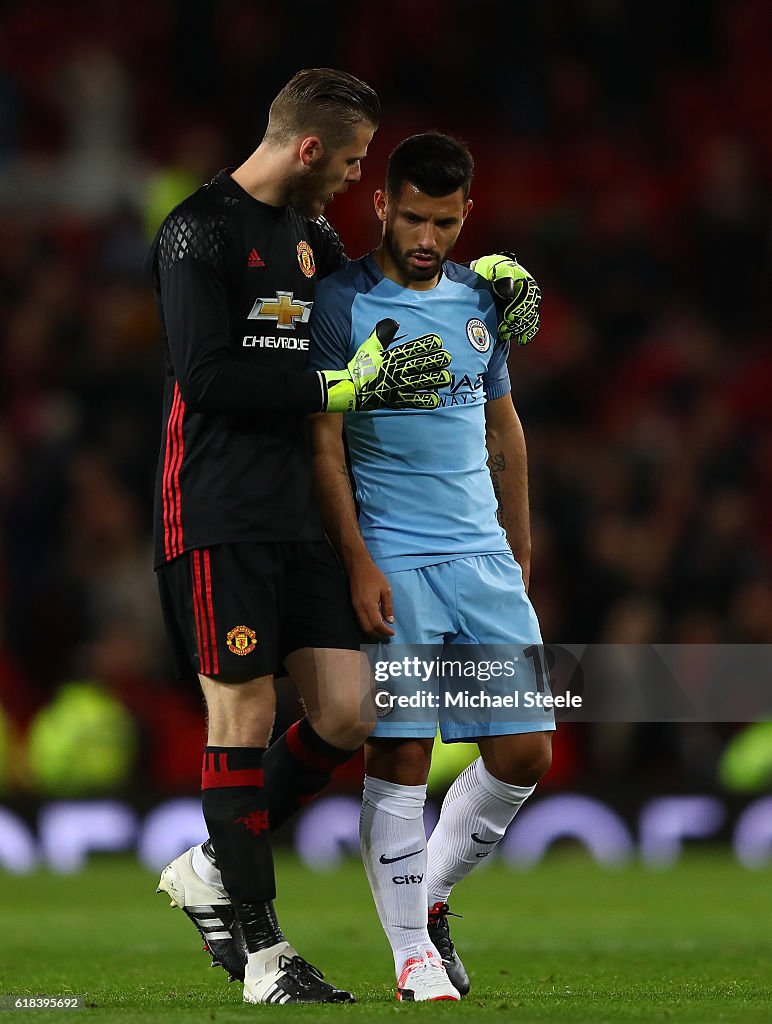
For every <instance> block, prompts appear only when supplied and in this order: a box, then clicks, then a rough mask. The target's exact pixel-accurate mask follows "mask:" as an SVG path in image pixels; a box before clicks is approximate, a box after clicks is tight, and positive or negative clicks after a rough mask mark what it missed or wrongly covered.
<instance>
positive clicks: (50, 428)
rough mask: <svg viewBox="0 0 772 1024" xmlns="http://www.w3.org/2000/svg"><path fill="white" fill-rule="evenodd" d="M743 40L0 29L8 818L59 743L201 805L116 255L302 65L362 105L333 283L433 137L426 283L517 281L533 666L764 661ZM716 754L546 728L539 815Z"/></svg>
mask: <svg viewBox="0 0 772 1024" xmlns="http://www.w3.org/2000/svg"><path fill="white" fill-rule="evenodd" d="M770 38H772V7H771V6H770V5H769V3H768V2H766V0H733V2H732V0H700V2H685V3H675V4H674V3H672V2H670V3H664V2H662V0H652V2H649V3H647V4H637V3H626V2H622V0H574V2H559V0H541V2H539V3H533V4H517V5H514V4H504V3H498V2H490V0H478V2H477V3H475V4H474V5H469V4H468V3H466V2H461V0H422V2H421V3H412V2H408V0H387V2H385V3H383V4H381V5H379V6H378V8H377V9H376V8H373V7H372V6H368V5H366V4H360V3H353V2H347V0H327V2H326V3H324V4H319V3H312V2H310V0H309V2H303V0H293V2H290V3H285V4H268V3H263V2H256V0H222V2H214V0H184V2H183V0H134V2H133V3H132V4H131V5H130V6H129V7H126V6H124V5H122V4H117V3H114V2H111V0H77V2H72V3H67V4H62V3H58V2H56V0H24V2H18V3H13V2H11V3H6V4H3V5H2V8H1V9H0V311H1V314H2V315H1V317H0V322H1V323H2V328H1V330H2V344H1V346H0V361H1V367H2V369H1V372H0V389H1V392H2V403H1V405H0V502H1V503H2V523H3V525H2V551H1V553H0V603H1V604H2V635H1V636H0V708H1V709H2V716H1V717H0V765H3V764H4V766H3V767H1V768H0V786H4V788H5V792H6V793H7V794H10V795H13V794H14V793H16V794H18V793H23V792H28V791H29V790H30V789H32V790H35V791H37V792H56V791H60V792H64V791H66V788H67V786H68V785H69V786H72V766H73V764H74V763H75V762H77V761H78V760H82V757H80V756H79V752H80V754H81V755H82V756H83V757H85V755H83V751H84V749H85V747H84V746H83V742H84V741H83V740H82V739H81V740H80V741H79V743H80V746H78V745H77V744H76V745H75V746H72V745H69V746H68V745H67V744H65V743H64V740H63V738H62V737H64V735H65V733H66V732H67V729H69V730H70V732H71V733H74V734H75V735H77V730H78V728H80V729H81V730H82V731H83V736H84V737H86V740H85V742H86V745H87V744H88V742H91V743H98V742H100V737H101V742H102V743H103V746H104V747H105V750H107V748H109V747H110V746H111V745H112V746H115V743H116V742H117V741H116V740H115V739H114V736H117V735H118V734H120V735H123V736H124V741H125V743H126V744H127V746H126V751H127V754H126V757H125V758H124V760H123V761H122V762H121V764H122V765H123V767H122V768H121V769H120V770H119V771H117V772H116V773H115V774H114V781H115V782H116V784H117V783H119V782H120V784H121V785H122V786H123V787H124V788H129V789H132V788H133V789H136V790H142V791H143V792H158V793H161V792H166V793H171V792H182V791H191V792H192V791H195V789H196V787H197V785H198V779H199V756H200V754H199V752H200V748H201V742H202V737H203V726H202V714H201V710H202V709H201V705H200V700H199V698H198V695H197V694H195V693H192V692H190V688H186V687H183V686H181V685H180V684H178V683H175V681H174V679H173V678H172V674H171V668H170V662H169V658H168V653H167V650H166V645H165V641H164V635H163V631H162V626H161V619H160V610H159V607H158V600H157V596H156V589H155V578H154V575H153V572H152V556H151V509H152V487H153V479H154V469H155V463H156V458H157V454H158V449H159V443H160V426H161V423H160V396H161V370H160V366H161V361H160V341H159V330H158V325H157V322H156V316H155V310H154V306H153V303H152V298H151V295H150V291H149V287H148V282H147V280H146V278H145V276H144V274H143V259H144V256H145V253H146V250H147V248H148V244H149V240H150V238H151V237H152V234H153V232H154V231H155V229H156V227H157V226H158V224H159V223H160V221H161V219H162V218H163V216H164V215H165V213H166V212H167V211H168V210H169V209H170V208H171V206H173V205H174V204H175V203H176V202H177V201H178V200H179V199H181V198H182V197H183V196H184V195H186V194H187V193H188V192H190V191H192V190H193V189H195V188H196V187H198V185H199V184H201V183H202V182H204V181H206V180H208V179H209V178H210V177H212V176H213V175H214V174H215V173H216V172H217V170H218V169H219V168H220V167H223V166H228V165H235V164H237V163H239V162H240V161H241V160H242V159H243V158H244V157H245V156H246V155H247V154H248V153H249V152H251V150H252V149H253V148H254V146H255V145H256V144H257V142H258V141H259V139H260V137H261V135H262V131H263V128H264V126H265V119H266V113H267V107H268V104H269V102H270V100H271V98H272V97H273V96H274V95H275V93H276V92H277V91H278V89H279V88H280V87H281V86H282V85H283V84H284V83H285V81H286V80H287V79H288V78H289V77H290V76H291V75H292V74H293V73H294V72H295V71H296V70H298V69H299V68H301V67H309V66H323V65H324V66H326V65H332V66H337V67H342V68H345V69H346V70H349V71H351V72H353V73H355V74H357V75H360V76H361V77H363V78H364V79H366V80H367V81H368V82H369V83H370V84H371V85H373V86H374V87H375V88H376V89H377V91H378V93H379V94H380V96H381V100H382V103H383V108H384V117H383V121H382V126H381V129H380V131H379V132H378V134H377V135H376V138H375V140H374V142H373V145H372V146H371V149H370V155H369V156H368V158H367V160H366V161H365V164H364V173H363V180H362V183H361V184H360V185H359V186H357V187H355V188H353V189H352V190H351V191H350V192H349V193H348V194H347V195H346V196H345V197H339V198H338V199H337V200H336V202H335V203H334V204H333V205H332V206H331V207H330V208H329V211H328V214H329V217H330V219H331V220H332V221H333V223H334V224H335V226H336V227H337V228H338V230H339V232H340V234H341V235H342V237H343V239H344V241H345V243H346V246H347V251H348V253H349V254H350V255H352V256H358V255H361V254H362V253H363V252H365V251H367V250H368V249H369V248H371V247H372V246H373V245H374V244H375V243H376V241H377V238H378V229H377V225H376V221H375V218H374V216H373V214H372V193H373V190H374V189H375V188H376V187H378V186H379V185H380V184H381V183H382V175H383V170H384V165H385V159H386V156H387V154H388V152H389V151H390V149H391V148H392V146H393V145H394V144H395V143H396V142H397V141H399V140H400V139H401V138H403V137H404V136H406V135H408V134H411V133H413V132H416V131H423V130H427V129H430V128H437V129H440V130H443V131H447V132H450V133H451V134H455V135H457V136H459V137H461V138H463V139H464V140H465V141H466V142H467V143H468V144H469V145H470V147H471V149H472V151H473V154H474V156H475V159H476V165H477V166H476V175H475V181H474V185H473V190H472V198H473V199H474V200H475V207H474V211H473V213H472V215H471V217H470V219H469V221H468V222H467V226H466V227H465V229H464V233H463V235H462V237H461V240H460V242H459V245H458V247H457V250H456V253H455V258H457V259H459V260H465V259H470V258H472V257H474V256H476V255H480V254H482V253H485V252H489V251H497V250H500V249H501V248H508V249H513V250H514V251H516V252H517V253H518V255H519V257H520V259H521V261H522V262H523V263H524V264H525V265H526V266H527V267H528V268H529V270H531V272H532V273H533V274H534V275H535V276H536V278H537V279H538V281H539V282H540V284H541V287H542V292H543V295H544V302H543V326H542V330H541V333H540V334H539V336H538V337H537V339H536V340H535V341H534V343H533V344H532V345H531V346H530V347H528V348H526V349H522V350H517V351H514V352H512V354H511V359H510V372H511V377H512V382H513V389H514V398H515V402H516V405H517V407H518V410H519V412H520V415H521V418H522V420H523V423H524V426H525V431H526V437H527V440H528V445H529V452H530V473H531V501H532V514H533V531H534V554H533V572H532V590H531V596H532V599H533V602H534V604H535V607H536V609H537V612H538V614H539V616H540V619H541V622H542V627H543V633H544V636H545V640H547V641H548V642H553V643H560V642H564V643H591V642H620V643H653V642H658V643H705V644H711V643H772V590H771V589H770V572H769V570H770V560H771V558H772V434H771V433H770V425H771V422H772V401H770V394H771V393H772V347H771V346H770V341H771V340H772V338H771V336H770V288H769V281H770V269H771V267H770V263H771V260H770V253H771V242H772V234H771V231H770V228H771V226H772V225H771V218H770V180H771V179H772V134H771V133H770V131H769V125H770V123H772V64H770V61H769V49H768V47H769V40H770ZM88 681H93V683H94V685H91V684H90V683H89V682H88ZM77 683H80V684H84V683H86V684H87V685H80V686H78V685H75V684H77ZM65 684H69V686H65ZM727 685H729V686H731V680H728V681H727ZM104 697H107V698H108V699H107V701H106V702H105V701H104V700H103V698H104ZM100 702H102V703H101V704H100ZM100 708H101V710H100ZM292 713H293V705H292V699H291V697H286V698H285V700H284V703H283V705H282V716H283V719H284V720H283V723H282V724H284V725H286V724H287V721H286V720H287V719H288V718H290V717H292ZM90 716H91V717H92V718H93V723H92V725H91V726H90V725H89V721H90ZM100 716H101V717H100ZM66 723H69V724H66ZM94 723H95V724H94ZM89 728H90V729H91V733H89ZM110 729H114V730H117V732H116V733H115V734H113V733H111V732H110ZM736 732H737V727H736V726H720V725H717V726H690V727H688V728H687V727H675V726H636V727H627V728H622V729H621V732H620V727H614V726H606V727H600V726H597V727H590V726H586V727H579V726H575V727H573V728H570V729H569V728H567V729H564V730H562V731H561V733H560V734H559V735H558V739H557V741H556V755H557V756H556V764H555V769H554V770H553V772H552V774H551V775H550V776H549V777H548V778H547V779H546V780H545V785H550V784H551V785H553V786H561V785H571V786H573V787H577V786H579V787H581V786H592V785H594V784H598V785H602V784H604V782H609V781H618V780H619V779H620V777H627V778H635V779H636V780H637V782H638V783H641V784H647V783H651V784H652V785H660V786H663V785H678V784H680V782H683V781H684V780H686V781H685V783H684V784H687V785H688V784H694V783H695V782H699V783H701V784H705V785H709V784H711V783H713V782H715V779H716V769H717V765H718V763H719V760H720V756H721V753H722V750H723V749H724V745H725V744H726V743H727V742H728V741H729V740H731V738H732V736H733V735H734V734H735V733H736ZM89 735H90V736H91V740H90V741H89V740H88V736H89ZM105 736H107V737H108V740H105V739H104V737H105ZM57 737H58V738H59V747H61V751H60V752H61V761H62V763H61V765H59V762H58V761H57V760H56V758H54V757H53V754H52V751H53V750H54V748H56V749H57V750H58V749H59V747H57V746H56V738H57ZM102 756H103V757H106V758H107V759H108V762H109V753H105V751H103V752H102ZM52 765H59V766H58V767H52ZM67 766H69V767H67ZM357 770H358V768H357V767H356V766H355V768H354V769H352V770H351V771H352V773H353V774H351V776H350V778H351V779H354V778H355V776H356V773H357ZM97 774H98V773H97ZM68 775H69V776H70V782H66V781H65V778H66V777H67V776H68ZM108 775H109V773H108ZM106 777H107V776H106ZM679 780H680V781H679ZM83 786H84V788H85V789H87V788H88V778H86V781H84V783H83ZM63 787H64V788H63Z"/></svg>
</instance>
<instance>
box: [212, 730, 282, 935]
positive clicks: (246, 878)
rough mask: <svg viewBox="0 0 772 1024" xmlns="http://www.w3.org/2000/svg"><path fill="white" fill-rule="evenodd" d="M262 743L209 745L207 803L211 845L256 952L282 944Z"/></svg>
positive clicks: (225, 883) (245, 930)
mask: <svg viewBox="0 0 772 1024" xmlns="http://www.w3.org/2000/svg"><path fill="white" fill-rule="evenodd" d="M263 754H264V750H263V748H261V747H206V748H205V750H204V764H203V769H202V773H201V789H202V798H201V803H202V806H203V810H204V819H205V821H206V824H207V827H208V829H209V835H210V837H211V838H210V849H211V848H212V846H214V848H215V849H216V850H217V866H218V867H219V869H220V873H221V874H222V880H223V885H224V886H225V889H226V891H227V892H228V895H229V896H230V898H231V901H232V902H233V906H234V909H235V911H236V915H237V917H238V919H239V921H240V923H241V926H242V929H243V931H244V938H245V939H246V943H247V949H248V950H249V952H250V953H254V952H255V951H256V950H258V949H265V948H267V947H268V946H273V945H275V944H276V943H277V942H281V941H282V939H283V935H282V933H281V930H280V929H279V926H278V923H277V921H276V915H275V913H274V911H273V906H272V903H271V901H272V900H273V899H274V898H275V896H276V882H275V879H274V872H273V854H272V852H271V833H270V828H269V824H268V821H269V819H268V808H267V806H266V797H265V789H264V788H263Z"/></svg>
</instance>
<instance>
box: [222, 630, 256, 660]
mask: <svg viewBox="0 0 772 1024" xmlns="http://www.w3.org/2000/svg"><path fill="white" fill-rule="evenodd" d="M225 639H226V642H227V644H228V650H229V651H230V652H231V654H237V655H238V656H239V657H240V658H243V657H244V655H245V654H251V653H252V651H254V649H255V647H256V646H257V637H256V636H255V631H254V629H250V628H249V626H234V627H233V629H232V630H231V631H230V633H228V635H227V637H226V638H225Z"/></svg>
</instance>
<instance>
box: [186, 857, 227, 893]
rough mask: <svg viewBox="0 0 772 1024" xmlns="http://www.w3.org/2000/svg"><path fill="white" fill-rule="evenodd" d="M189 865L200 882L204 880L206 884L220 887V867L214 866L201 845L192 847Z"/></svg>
mask: <svg viewBox="0 0 772 1024" xmlns="http://www.w3.org/2000/svg"><path fill="white" fill-rule="evenodd" d="M190 866H191V867H192V868H193V870H194V871H195V872H196V874H197V875H198V877H199V878H200V879H201V881H202V882H206V884H207V885H213V886H215V887H216V888H218V889H222V887H223V885H222V875H221V874H220V869H219V868H218V867H216V866H215V864H214V862H213V861H212V859H211V858H210V857H207V855H206V854H205V853H204V851H203V849H202V848H201V846H194V847H193V854H192V855H191V858H190Z"/></svg>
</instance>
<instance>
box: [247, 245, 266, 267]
mask: <svg viewBox="0 0 772 1024" xmlns="http://www.w3.org/2000/svg"><path fill="white" fill-rule="evenodd" d="M247 266H248V267H264V266H265V263H264V262H263V257H262V256H261V255H260V253H259V252H258V251H257V249H253V250H252V252H251V253H250V254H249V256H248V257H247Z"/></svg>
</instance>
